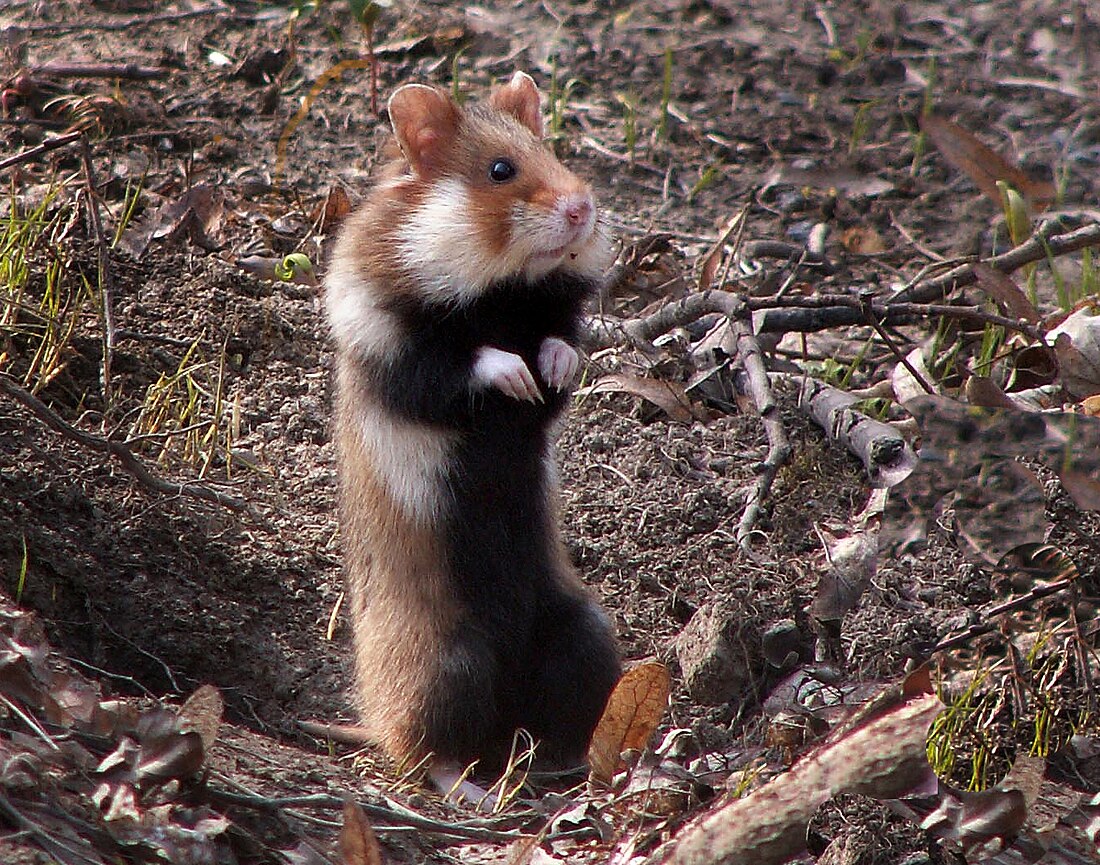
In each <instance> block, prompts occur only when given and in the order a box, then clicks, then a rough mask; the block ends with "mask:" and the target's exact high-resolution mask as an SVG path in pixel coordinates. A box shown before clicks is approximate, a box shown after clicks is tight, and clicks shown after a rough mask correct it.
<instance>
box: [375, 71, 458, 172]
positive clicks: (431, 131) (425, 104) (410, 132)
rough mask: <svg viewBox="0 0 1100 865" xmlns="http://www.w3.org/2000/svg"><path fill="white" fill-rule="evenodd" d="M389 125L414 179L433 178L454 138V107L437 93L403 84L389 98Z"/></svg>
mask: <svg viewBox="0 0 1100 865" xmlns="http://www.w3.org/2000/svg"><path fill="white" fill-rule="evenodd" d="M388 110H389V114H390V123H391V124H392V125H393V132H394V135H396V136H397V143H398V145H399V146H400V147H401V152H402V153H404V154H405V158H406V159H407V160H409V165H411V166H412V170H413V172H414V173H415V174H416V175H417V176H418V177H426V178H427V177H433V176H435V175H436V174H438V173H439V171H440V169H441V168H442V167H443V165H444V163H445V162H446V160H447V154H448V153H449V152H450V150H451V147H452V145H453V144H454V140H455V137H456V136H457V135H458V124H459V115H458V107H457V106H456V105H455V104H454V103H453V102H452V101H451V99H450V97H448V96H447V95H446V94H445V93H443V92H442V91H441V90H436V89H435V88H434V87H428V86H426V85H424V84H406V85H405V86H404V87H399V88H397V90H395V91H394V92H393V95H392V96H390V101H389V105H388Z"/></svg>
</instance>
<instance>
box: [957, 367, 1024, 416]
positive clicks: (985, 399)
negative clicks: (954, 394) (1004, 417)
mask: <svg viewBox="0 0 1100 865" xmlns="http://www.w3.org/2000/svg"><path fill="white" fill-rule="evenodd" d="M963 390H964V391H965V393H966V401H967V402H968V403H970V404H971V405H980V406H985V407H986V408H1019V406H1017V405H1016V403H1014V402H1013V401H1012V399H1011V398H1009V396H1008V395H1007V394H1006V393H1005V392H1004V391H1003V390H1001V389H1000V387H998V386H997V382H995V381H993V379H991V378H987V377H986V376H984V375H972V376H970V378H968V379H967V380H966V384H965V385H963Z"/></svg>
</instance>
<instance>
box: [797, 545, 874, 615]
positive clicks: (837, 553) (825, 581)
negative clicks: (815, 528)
mask: <svg viewBox="0 0 1100 865" xmlns="http://www.w3.org/2000/svg"><path fill="white" fill-rule="evenodd" d="M828 553H829V567H828V568H827V569H826V570H825V571H824V572H823V573H822V574H821V576H820V577H819V578H818V581H817V594H816V596H815V597H814V603H813V614H814V618H816V619H818V620H820V621H839V620H841V619H843V618H844V614H845V613H847V612H848V611H849V610H851V609H853V608H854V607H855V606H856V605H857V604H858V603H859V599H860V598H861V597H862V596H863V593H864V592H865V591H866V589H867V587H868V586H869V585H870V584H871V579H872V578H873V577H874V575H875V573H876V571H877V566H878V525H877V524H876V525H874V526H872V527H870V528H868V529H865V530H863V531H858V532H853V533H852V534H851V535H850V536H849V537H846V538H840V539H836V538H831V539H830V543H829V550H828Z"/></svg>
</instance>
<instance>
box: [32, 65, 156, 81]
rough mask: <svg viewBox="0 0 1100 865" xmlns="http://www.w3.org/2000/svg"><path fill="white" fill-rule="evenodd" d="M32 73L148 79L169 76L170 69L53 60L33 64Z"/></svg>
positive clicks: (64, 76) (72, 76)
mask: <svg viewBox="0 0 1100 865" xmlns="http://www.w3.org/2000/svg"><path fill="white" fill-rule="evenodd" d="M30 72H31V75H56V76H59V77H62V78H129V79H133V80H136V81H148V80H150V79H153V78H167V77H168V70H167V69H165V68H163V67H161V66H139V65H138V64H136V63H67V62H64V61H52V62H50V63H43V64H42V65H41V66H32V67H31V69H30Z"/></svg>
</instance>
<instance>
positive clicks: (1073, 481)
mask: <svg viewBox="0 0 1100 865" xmlns="http://www.w3.org/2000/svg"><path fill="white" fill-rule="evenodd" d="M1058 479H1059V480H1060V481H1061V482H1062V486H1063V487H1065V488H1066V492H1067V493H1069V497H1070V498H1071V499H1073V503H1074V504H1075V505H1077V507H1079V508H1080V509H1081V510H1083V511H1100V480H1097V479H1096V478H1094V477H1090V476H1089V475H1087V474H1085V473H1084V472H1075V471H1068V470H1063V471H1061V472H1059V473H1058Z"/></svg>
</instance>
